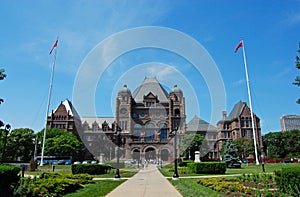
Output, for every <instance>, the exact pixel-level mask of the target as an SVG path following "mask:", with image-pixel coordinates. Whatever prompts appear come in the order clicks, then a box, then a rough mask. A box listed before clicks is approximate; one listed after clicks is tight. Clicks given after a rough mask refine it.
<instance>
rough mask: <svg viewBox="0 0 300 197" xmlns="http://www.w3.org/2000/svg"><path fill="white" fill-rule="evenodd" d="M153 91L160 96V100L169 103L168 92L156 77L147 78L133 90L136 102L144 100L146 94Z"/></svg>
mask: <svg viewBox="0 0 300 197" xmlns="http://www.w3.org/2000/svg"><path fill="white" fill-rule="evenodd" d="M150 92H151V93H152V94H153V95H154V96H157V97H158V100H159V102H161V103H168V102H169V101H168V93H167V91H166V90H165V89H164V88H163V87H162V85H161V84H160V83H159V82H158V81H157V79H156V78H146V77H145V79H144V81H143V83H142V84H141V85H140V86H139V87H138V88H137V89H136V90H135V91H134V92H133V98H134V100H135V102H137V103H141V102H143V100H144V96H146V95H148V94H149V93H150Z"/></svg>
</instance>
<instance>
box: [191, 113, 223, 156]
mask: <svg viewBox="0 0 300 197" xmlns="http://www.w3.org/2000/svg"><path fill="white" fill-rule="evenodd" d="M191 133H197V134H200V135H202V136H203V137H205V140H206V141H205V143H207V145H208V146H209V149H210V150H209V152H208V155H207V157H208V159H212V160H215V159H218V158H219V153H218V149H217V148H216V147H215V144H216V142H217V140H218V131H217V128H216V127H215V126H213V125H211V124H209V123H208V122H206V121H204V120H202V119H201V118H199V117H198V116H194V118H193V119H192V120H191V121H190V122H188V123H187V125H186V134H191ZM203 151H205V152H204V154H206V150H203ZM200 152H201V151H200ZM189 158H192V159H193V154H192V153H189Z"/></svg>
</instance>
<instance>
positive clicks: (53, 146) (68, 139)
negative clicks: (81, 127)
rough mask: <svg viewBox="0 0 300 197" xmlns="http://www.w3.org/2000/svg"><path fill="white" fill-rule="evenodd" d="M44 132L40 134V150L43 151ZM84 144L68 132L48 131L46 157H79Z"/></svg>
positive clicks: (53, 129) (54, 129)
mask: <svg viewBox="0 0 300 197" xmlns="http://www.w3.org/2000/svg"><path fill="white" fill-rule="evenodd" d="M43 135H44V130H42V131H40V132H39V133H38V142H39V150H40V152H41V149H42V141H43ZM83 147H84V146H83V144H82V143H81V142H80V141H79V140H78V139H77V137H76V136H75V135H73V134H71V133H69V132H68V131H65V130H60V129H56V128H52V129H47V131H46V142H45V150H44V151H45V152H44V154H45V155H48V156H50V155H51V156H73V157H77V156H78V155H79V154H81V152H82V151H83Z"/></svg>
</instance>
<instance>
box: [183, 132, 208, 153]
mask: <svg viewBox="0 0 300 197" xmlns="http://www.w3.org/2000/svg"><path fill="white" fill-rule="evenodd" d="M206 144H207V143H206V141H205V139H204V137H203V136H202V135H200V134H188V135H185V136H184V137H183V138H182V140H181V142H180V144H179V150H180V154H181V155H183V156H184V157H185V158H188V156H189V155H190V156H191V159H194V157H195V154H194V153H195V151H200V152H202V153H205V154H206V153H207V152H206V149H207V146H206ZM204 149H205V150H204ZM202 156H205V155H202Z"/></svg>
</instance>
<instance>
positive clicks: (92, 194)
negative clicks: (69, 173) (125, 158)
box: [65, 180, 125, 197]
mask: <svg viewBox="0 0 300 197" xmlns="http://www.w3.org/2000/svg"><path fill="white" fill-rule="evenodd" d="M124 181H125V180H120V181H113V180H111V181H110V180H105V181H96V182H95V183H94V184H88V185H86V186H85V187H84V188H82V189H79V190H77V191H76V192H74V193H70V194H67V195H65V197H82V196H89V197H100V196H105V195H106V194H108V193H109V192H111V191H112V190H113V189H115V188H116V187H118V186H119V185H120V184H122V183H123V182H124Z"/></svg>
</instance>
